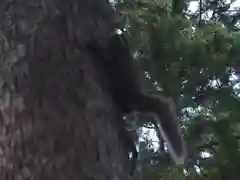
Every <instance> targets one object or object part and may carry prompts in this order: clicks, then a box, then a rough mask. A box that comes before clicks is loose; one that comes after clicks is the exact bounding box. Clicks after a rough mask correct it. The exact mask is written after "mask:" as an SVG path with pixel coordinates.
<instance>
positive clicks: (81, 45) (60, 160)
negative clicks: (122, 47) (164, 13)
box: [0, 0, 129, 180]
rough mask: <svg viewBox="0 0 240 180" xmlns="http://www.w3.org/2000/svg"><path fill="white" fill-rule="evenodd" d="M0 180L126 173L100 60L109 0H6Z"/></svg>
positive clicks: (1, 9)
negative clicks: (95, 49) (92, 47)
mask: <svg viewBox="0 0 240 180" xmlns="http://www.w3.org/2000/svg"><path fill="white" fill-rule="evenodd" d="M0 23H1V28H2V31H1V32H0V58H1V59H0V87H1V89H0V93H1V97H0V100H1V101H0V108H1V114H0V115H1V119H0V123H1V126H0V179H1V180H10V179H11V180H12V179H14V180H25V179H29V180H30V179H31V180H48V179H49V180H70V179H71V180H86V179H88V180H90V179H91V180H93V179H97V180H101V179H102V180H113V179H119V180H121V179H122V180H126V179H127V178H128V170H129V160H128V156H127V153H126V150H125V149H124V146H123V145H122V142H121V140H120V137H119V134H120V131H121V128H120V125H119V124H120V123H121V122H120V120H121V119H119V118H118V115H117V109H116V108H115V106H114V104H113V103H112V99H111V97H110V95H109V92H108V91H107V88H105V85H107V83H108V81H107V78H106V77H105V72H104V71H102V70H101V69H100V67H99V66H96V64H95V63H94V62H97V61H101V60H102V59H97V58H98V57H96V56H94V55H93V54H91V51H89V50H88V48H87V44H88V42H90V41H92V40H94V41H96V42H98V43H99V44H100V45H101V46H105V45H106V44H107V36H108V35H109V34H110V33H111V31H112V30H113V25H112V24H113V12H112V9H111V8H110V6H109V4H108V2H107V1H105V0H97V1H92V0H88V1H84V0H68V1H61V0H51V1H50V0H48V1H44V0H41V1H40V0H39V1H38V0H31V1H20V0H16V1H9V0H1V2H0Z"/></svg>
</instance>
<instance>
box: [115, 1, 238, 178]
mask: <svg viewBox="0 0 240 180" xmlns="http://www.w3.org/2000/svg"><path fill="white" fill-rule="evenodd" d="M123 2H125V1H123ZM126 2H128V1H126ZM126 2H125V4H124V3H123V4H122V6H117V7H118V10H119V11H121V12H122V13H121V14H122V17H123V18H122V19H123V24H124V27H125V28H126V31H125V33H126V35H127V36H128V38H129V41H130V43H131V48H132V50H133V52H134V53H137V57H136V58H137V59H138V61H139V62H140V63H141V65H142V69H143V70H144V71H145V72H148V74H149V75H150V76H149V77H150V78H146V81H149V82H146V83H148V84H150V86H149V89H151V91H152V90H153V89H154V91H155V92H156V91H159V90H161V91H163V92H164V93H166V94H169V95H171V96H173V97H174V98H176V99H180V100H181V108H182V110H183V113H182V119H183V124H184V130H185V134H184V135H185V138H186V140H187V144H188V153H189V158H188V161H187V162H186V164H185V166H184V167H182V168H175V167H173V166H172V162H171V161H170V160H169V157H168V155H167V153H159V152H156V151H154V150H153V149H152V148H149V147H148V146H147V144H148V143H147V142H146V143H147V144H145V145H144V146H143V144H142V145H141V148H140V149H141V151H140V154H141V156H140V157H142V158H140V160H139V163H140V165H139V166H140V167H141V168H140V170H139V171H138V172H137V175H136V176H137V178H136V179H139V177H141V179H149V178H150V179H162V180H163V179H164V180H165V179H166V180H167V179H169V180H170V179H179V180H181V179H190V180H191V179H194V180H195V179H201V180H203V179H204V180H215V179H216V180H219V179H235V180H237V179H239V178H240V175H239V172H238V167H240V146H239V139H240V111H239V109H240V99H239V89H240V88H239V85H238V84H239V81H240V79H239V73H240V56H239V55H240V54H239V49H240V33H239V32H240V31H238V29H237V28H236V27H237V26H236V19H237V18H238V16H237V12H234V13H232V14H231V15H230V12H229V9H231V7H230V4H231V3H229V2H227V1H223V0H221V1H218V0H215V1H210V0H203V1H201V2H202V4H200V6H201V7H202V9H201V11H200V10H198V11H197V13H195V14H187V13H186V8H184V7H185V6H186V5H187V4H189V1H186V0H185V1H181V3H180V2H179V3H180V5H177V4H174V1H173V2H169V1H161V0H155V1H145V0H142V1H140V0H138V1H133V2H132V3H131V6H129V4H128V5H126V4H127V3H126ZM136 2H137V3H136ZM175 3H176V2H175ZM175 6H179V7H175ZM174 8H177V9H174ZM209 10H212V11H213V13H212V17H209V18H204V21H203V17H202V15H203V14H204V13H207V12H208V11H209ZM176 12H177V13H176ZM179 15H181V16H179ZM193 17H195V18H193ZM233 17H235V19H234V20H235V21H234V22H233ZM200 20H202V22H201V24H200V23H199V21H200ZM231 20H232V21H231ZM230 21H231V22H230ZM231 23H232V24H231ZM233 26H234V27H235V28H233ZM233 75H234V79H233V78H232V79H233V80H231V77H232V76H233ZM189 109H191V110H189ZM203 152H205V154H206V152H207V153H208V155H209V156H208V157H203V156H202V155H201V154H202V153H203ZM146 157H147V158H146ZM146 159H147V160H146ZM195 166H198V168H199V171H198V172H196V169H195V168H194V167H195ZM183 168H184V169H185V170H186V172H187V173H186V174H183Z"/></svg>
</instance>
